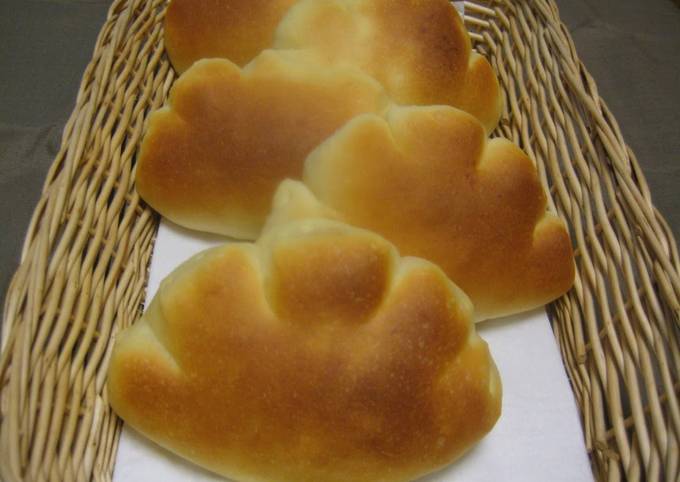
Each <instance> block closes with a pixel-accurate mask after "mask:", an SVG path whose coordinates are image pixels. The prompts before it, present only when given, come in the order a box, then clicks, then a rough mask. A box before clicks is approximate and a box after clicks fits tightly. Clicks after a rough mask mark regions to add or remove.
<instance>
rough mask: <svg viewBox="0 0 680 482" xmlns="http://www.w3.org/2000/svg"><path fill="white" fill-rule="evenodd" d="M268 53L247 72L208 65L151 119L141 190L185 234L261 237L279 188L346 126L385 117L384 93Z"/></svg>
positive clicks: (357, 77) (176, 88) (354, 76)
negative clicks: (368, 115) (372, 115)
mask: <svg viewBox="0 0 680 482" xmlns="http://www.w3.org/2000/svg"><path fill="white" fill-rule="evenodd" d="M292 57H294V56H293V55H290V54H287V53H285V52H278V51H266V52H263V53H262V54H260V55H259V56H258V57H257V58H256V59H255V60H253V61H252V62H251V63H249V64H248V65H247V66H246V67H245V68H243V69H241V68H239V67H238V66H237V65H235V64H233V63H232V62H229V61H228V60H224V59H210V60H202V61H200V62H197V63H196V64H194V66H193V67H192V68H191V69H189V70H188V71H187V72H185V73H184V74H183V75H182V76H181V77H180V78H179V79H178V80H177V82H176V83H175V85H173V87H172V90H171V92H170V99H169V103H168V105H167V106H165V107H164V108H162V109H160V110H159V111H157V112H154V113H153V114H152V115H151V118H150V120H149V127H148V131H147V132H146V134H145V136H144V139H143V141H142V144H141V148H140V152H139V155H138V158H137V162H138V167H137V178H136V181H137V190H138V192H139V194H140V195H141V196H142V198H143V199H144V200H145V201H146V202H148V203H149V204H150V205H151V206H152V207H153V208H154V209H155V210H157V211H158V212H160V213H161V214H162V215H163V216H165V217H166V218H168V219H170V220H171V221H173V222H175V223H177V224H180V225H182V226H185V227H188V228H191V229H197V230H200V231H209V232H214V233H219V234H224V235H227V236H232V237H236V238H242V239H254V238H255V237H257V235H258V233H259V232H260V229H261V228H262V224H263V223H264V220H265V219H266V217H267V214H268V213H269V211H270V209H271V200H272V196H273V194H274V191H275V189H276V186H277V185H278V184H279V182H281V181H282V180H283V179H285V178H288V177H291V178H296V177H298V178H299V176H300V175H301V174H302V168H303V165H304V160H305V157H306V156H307V154H309V153H310V152H311V151H312V149H314V148H315V147H316V146H317V145H318V144H319V143H320V142H321V141H323V140H324V139H326V138H327V137H328V136H329V135H331V134H332V133H333V132H334V131H335V130H337V129H338V128H339V127H341V126H342V125H343V124H344V123H345V122H346V121H348V120H349V119H351V118H353V117H354V116H355V115H357V114H359V113H362V112H376V111H382V110H384V108H385V106H386V104H387V98H386V97H385V94H384V92H383V90H382V88H381V87H380V85H379V84H378V83H377V82H375V81H374V80H372V79H371V78H370V77H368V76H365V75H363V74H361V73H359V72H355V71H351V70H346V69H342V68H337V69H325V68H320V67H319V66H318V65H314V64H311V65H310V64H305V63H303V62H298V61H296V60H295V59H294V58H292Z"/></svg>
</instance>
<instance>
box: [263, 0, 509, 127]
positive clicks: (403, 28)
mask: <svg viewBox="0 0 680 482" xmlns="http://www.w3.org/2000/svg"><path fill="white" fill-rule="evenodd" d="M274 48H278V49H301V50H303V51H305V52H306V53H308V54H309V55H310V56H311V57H312V58H313V59H314V60H315V61H316V62H321V63H324V64H328V65H347V66H354V67H357V68H359V69H361V70H363V71H364V72H365V73H367V74H368V75H370V76H372V77H373V78H375V79H377V80H378V81H379V82H380V83H381V84H382V85H383V86H384V87H385V90H386V91H387V93H388V94H389V95H390V97H391V98H392V99H393V100H394V101H395V102H396V103H398V104H402V105H436V104H446V105H452V106H454V107H458V108H460V109H462V110H465V111H466V112H469V113H471V114H472V115H474V116H475V117H477V118H478V119H479V120H480V121H481V122H482V124H484V127H485V128H486V130H487V131H488V132H490V131H491V130H493V129H494V127H496V124H497V123H498V119H499V118H500V115H501V94H500V88H499V85H498V80H497V79H496V75H495V73H494V71H493V69H492V67H491V66H490V65H489V63H488V62H487V60H486V59H485V58H484V57H482V56H481V55H479V54H477V53H474V52H472V50H471V47H470V39H469V37H468V34H467V31H466V30H465V26H464V25H463V22H462V20H461V18H460V16H459V15H458V12H457V11H456V9H455V7H454V6H453V5H452V4H451V2H449V1H448V0H302V1H300V2H298V3H296V4H295V5H293V7H291V8H290V10H289V11H288V13H287V14H286V16H285V17H284V18H283V20H282V21H281V23H280V24H279V26H278V29H277V31H276V37H275V40H274Z"/></svg>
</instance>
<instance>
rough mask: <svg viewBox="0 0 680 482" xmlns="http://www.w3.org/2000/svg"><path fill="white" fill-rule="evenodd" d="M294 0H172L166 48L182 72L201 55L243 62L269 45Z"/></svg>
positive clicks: (166, 30) (242, 63) (167, 22)
mask: <svg viewBox="0 0 680 482" xmlns="http://www.w3.org/2000/svg"><path fill="white" fill-rule="evenodd" d="M295 1H296V0H172V1H171V2H170V4H169V5H168V9H167V11H166V14H165V24H164V27H165V37H164V39H165V48H166V50H167V52H168V56H169V57H170V61H171V62H172V65H173V66H174V67H175V69H176V70H177V71H178V72H180V73H181V72H184V71H185V70H187V69H188V68H189V67H191V65H192V64H193V63H194V62H196V61H198V60H201V59H208V58H214V57H219V58H225V59H229V60H231V61H232V62H234V63H235V64H238V65H240V66H243V65H246V64H247V63H248V62H250V61H251V60H253V59H254V58H255V57H256V56H257V55H258V54H259V53H260V52H262V51H263V50H265V49H266V48H268V47H269V46H270V45H271V43H272V41H273V38H274V30H275V29H276V26H277V25H278V24H279V21H280V20H281V18H283V16H284V14H285V13H286V11H287V10H288V8H289V7H290V6H291V5H292V4H293V3H295Z"/></svg>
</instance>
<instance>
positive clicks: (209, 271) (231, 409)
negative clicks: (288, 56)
mask: <svg viewBox="0 0 680 482" xmlns="http://www.w3.org/2000/svg"><path fill="white" fill-rule="evenodd" d="M300 191H301V192H302V195H301V197H300V196H299V195H298V193H299V192H300ZM308 197H309V196H308V195H305V194H304V189H303V188H302V187H301V185H300V184H299V183H293V182H285V183H283V185H282V187H281V188H280V190H279V192H278V194H277V197H276V201H275V214H274V215H273V217H272V222H270V223H269V224H268V228H267V230H266V232H265V234H264V235H263V236H262V237H261V238H260V239H259V241H258V242H257V243H256V244H249V243H233V244H228V245H225V246H222V247H218V248H215V249H212V250H209V251H206V252H203V253H201V254H199V255H197V256H195V257H194V258H192V259H190V260H189V261H187V262H186V263H184V264H183V265H182V266H181V267H179V268H178V269H177V270H176V271H175V272H173V273H172V274H171V275H170V276H169V277H168V278H167V279H166V280H164V281H163V283H162V284H161V287H160V289H159V292H158V293H157V294H156V296H155V297H154V299H153V301H152V302H151V304H150V306H149V308H148V309H147V311H146V313H145V314H144V315H143V316H142V318H141V319H140V320H139V321H137V322H136V323H135V324H134V325H133V326H132V327H130V328H128V329H127V330H125V331H124V332H123V333H121V334H120V335H119V336H118V338H117V340H116V344H115V347H114V350H113V353H112V357H111V364H110V368H109V378H108V392H109V399H110V401H111V404H112V406H113V408H114V409H115V410H116V412H117V413H118V414H119V415H120V416H121V417H122V418H123V419H124V420H125V421H126V422H127V423H128V424H129V425H130V426H132V427H133V428H135V429H137V430H138V431H140V432H142V433H143V434H145V435H146V436H147V437H149V438H151V439H152V440H154V441H155V442H157V443H158V444H160V445H162V446H163V447H166V448H167V449H169V450H171V451H173V452H176V453H177V454H179V455H181V456H183V457H186V458H187V459H189V460H192V461H194V462H195V463H197V464H200V465H202V466H204V467H206V468H208V469H209V470H212V471H215V472H217V473H219V474H222V475H223V476H225V477H229V478H233V479H235V480H248V481H268V482H272V481H291V482H293V481H294V482H305V481H309V482H319V481H324V482H335V481H337V482H352V481H366V482H369V481H370V482H375V481H382V482H389V481H405V480H412V479H414V478H417V477H419V476H421V475H423V474H425V473H428V472H430V471H433V470H435V469H437V468H439V467H442V466H443V465H446V464H448V463H450V462H451V461H453V460H454V459H456V458H457V457H459V456H460V455H461V454H462V453H463V452H464V451H465V450H467V449H468V448H469V447H470V446H471V445H473V444H474V443H475V442H477V441H478V440H479V439H480V438H481V437H483V436H484V434H486V433H487V432H488V431H489V430H490V429H491V428H492V427H493V425H494V424H495V422H496V420H497V419H498V417H499V414H500V403H501V385H500V380H499V377H498V373H497V370H496V368H495V365H494V363H493V360H492V358H491V356H490V354H489V351H488V348H487V345H486V343H485V342H484V341H482V340H481V339H480V338H479V336H478V335H477V334H476V332H475V328H474V325H473V324H472V322H471V320H472V305H471V304H470V301H469V300H468V298H467V297H466V296H465V294H464V293H463V292H462V291H460V290H459V289H458V288H457V287H456V286H455V285H454V284H453V283H452V282H451V281H449V280H448V279H447V278H446V276H445V275H444V273H443V272H442V271H441V270H440V269H439V268H438V267H436V266H435V265H433V264H431V263H429V262H427V261H424V260H421V259H417V258H401V257H399V255H398V253H397V251H396V249H395V248H394V246H393V245H391V244H390V243H389V242H388V241H386V240H385V239H384V238H381V237H380V236H378V235H376V234H374V233H371V232H369V231H365V230H362V229H358V228H354V227H350V226H348V225H346V224H342V223H340V222H338V221H330V220H326V219H320V218H318V217H317V218H314V217H312V218H305V213H306V214H309V215H312V216H313V215H314V214H313V211H314V209H315V207H314V206H313V205H312V206H311V208H310V207H307V206H305V203H306V200H307V198H308ZM290 205H292V206H294V207H293V209H292V210H290V211H288V212H285V211H287V210H288V207H287V206H290ZM282 211H284V212H282Z"/></svg>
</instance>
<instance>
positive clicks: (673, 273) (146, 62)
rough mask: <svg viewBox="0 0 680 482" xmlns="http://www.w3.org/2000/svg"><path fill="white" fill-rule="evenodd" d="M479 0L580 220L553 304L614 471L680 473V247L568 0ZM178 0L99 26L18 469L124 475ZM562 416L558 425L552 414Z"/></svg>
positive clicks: (16, 289) (38, 272) (515, 118)
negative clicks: (139, 184)
mask: <svg viewBox="0 0 680 482" xmlns="http://www.w3.org/2000/svg"><path fill="white" fill-rule="evenodd" d="M465 3H466V5H465V6H466V24H467V26H468V28H469V29H470V31H471V35H472V38H473V41H474V44H475V48H476V49H477V50H478V51H480V52H481V53H483V54H485V55H486V56H487V57H488V58H489V59H490V60H491V61H492V63H493V65H494V67H495V69H496V71H497V73H498V75H499V78H500V81H501V85H502V87H503V89H504V91H505V100H506V102H505V105H506V110H505V113H504V115H503V118H502V121H501V124H500V126H499V127H498V129H497V131H496V135H498V134H500V135H503V136H505V137H508V138H509V139H511V140H513V141H514V142H516V143H518V144H519V145H520V146H521V147H522V148H523V149H525V150H526V151H527V153H528V154H529V155H530V156H531V157H532V158H533V159H535V160H536V162H537V165H538V168H539V172H540V176H541V179H542V181H543V182H544V184H545V186H546V187H547V188H548V189H549V191H550V194H551V201H550V207H551V209H553V210H554V211H555V212H557V213H558V214H559V215H560V216H562V217H563V218H564V219H565V220H566V221H567V222H568V224H569V226H570V230H571V234H572V239H573V241H574V243H575V247H576V255H577V271H578V273H577V279H576V284H575V286H574V289H572V290H571V291H570V292H569V293H568V294H567V295H566V296H564V297H563V298H561V299H560V300H558V301H556V302H555V303H553V304H552V305H551V306H550V307H549V315H550V318H551V320H552V326H553V330H554V333H555V336H556V338H557V341H558V343H559V346H560V349H561V353H562V357H563V360H564V363H565V367H566V369H567V371H568V374H569V377H570V380H571V385H572V388H573V390H574V394H575V396H576V400H577V402H578V405H579V407H580V413H581V418H582V421H583V428H584V434H585V441H586V448H587V450H588V452H589V455H590V459H591V462H592V467H593V471H594V473H595V476H596V478H597V479H599V480H622V479H628V480H649V481H657V480H678V477H680V475H679V461H678V454H679V448H678V442H679V440H680V409H679V406H678V398H679V397H678V392H679V391H680V377H679V373H678V372H679V370H680V368H679V367H680V349H679V347H680V343H679V340H680V323H679V319H680V305H679V302H678V300H679V299H680V275H679V272H680V264H679V262H678V253H677V247H676V244H675V241H674V239H673V236H672V234H671V232H670V230H669V228H668V226H667V225H666V223H665V221H664V220H663V218H662V217H661V216H660V215H659V213H658V212H657V210H656V209H655V208H654V206H653V204H652V201H651V196H650V192H649V189H648V187H647V184H646V182H645V179H644V176H643V174H642V172H641V170H640V167H639V165H638V163H637V161H636V159H635V156H634V155H633V153H632V152H631V151H630V149H629V148H628V147H627V146H626V144H625V142H624V140H623V139H622V136H621V133H620V131H619V128H618V126H617V124H616V120H615V119H614V118H613V116H612V115H611V113H610V112H609V110H608V109H607V107H606V105H605V104H604V102H603V101H602V100H601V99H600V98H599V96H598V92H597V87H596V85H595V83H594V81H593V79H592V78H591V77H590V75H589V74H588V72H587V71H586V69H585V68H584V66H583V65H582V64H581V62H580V60H579V58H578V56H577V54H576V50H575V48H574V45H573V43H572V41H571V38H570V37H569V34H568V33H567V30H566V28H565V27H564V26H563V25H562V24H561V22H560V20H559V17H558V13H557V8H556V7H555V5H554V3H553V2H552V0H516V1H510V0H503V1H501V0H496V1H479V2H465ZM164 4H165V1H164V0H152V1H150V0H117V1H116V2H114V4H113V5H112V7H111V9H110V12H109V16H108V19H107V21H106V23H105V25H104V27H103V28H102V31H101V33H100V35H99V39H98V41H97V44H96V47H95V50H94V54H93V58H92V61H91V62H90V64H89V66H88V67H87V69H86V71H85V73H84V75H83V80H82V84H81V87H80V91H79V94H78V98H77V101H76V106H75V109H74V112H73V114H72V116H71V118H70V120H69V122H68V124H67V125H66V128H65V129H64V135H63V139H62V147H61V150H60V151H59V154H58V155H57V157H56V159H55V161H54V164H53V165H52V167H51V169H50V171H49V174H48V175H47V180H46V182H45V185H44V188H43V193H42V197H41V199H40V201H39V203H38V206H37V207H36V210H35V213H34V216H33V219H32V221H31V224H30V228H29V230H28V235H27V238H26V241H25V245H24V249H23V253H22V258H21V264H20V266H19V268H18V270H17V272H16V274H15V276H14V278H13V281H12V284H11V286H10V288H9V290H8V293H7V297H6V305H5V311H4V318H3V325H2V334H3V336H2V352H1V355H0V380H1V382H2V385H1V389H2V393H1V399H0V417H1V418H0V474H1V475H2V478H3V479H4V480H7V481H14V480H30V481H33V480H54V481H70V480H83V481H89V480H110V478H111V474H112V471H113V465H114V462H115V454H116V447H117V442H118V437H119V434H120V428H121V423H120V421H119V420H118V419H117V418H116V416H115V415H114V414H113V413H112V411H111V409H110V408H109V405H108V401H107V395H106V390H105V384H106V369H107V365H108V359H109V356H110V351H111V347H112V340H113V338H114V336H115V334H116V333H117V332H119V331H120V330H121V329H122V328H124V327H126V326H127V325H129V324H130V323H131V322H132V321H134V319H135V318H136V317H137V316H139V314H140V312H141V309H142V302H143V299H144V292H145V286H146V280H147V268H148V264H149V259H150V256H151V252H152V249H153V242H154V237H155V233H156V229H157V226H158V219H157V217H156V216H155V215H154V214H153V213H152V211H151V210H150V209H149V208H147V207H146V206H145V205H144V204H143V203H142V202H140V199H139V197H138V196H137V193H136V192H135V190H134V185H133V179H134V160H135V152H136V149H137V146H138V144H139V141H140V138H141V135H142V133H143V132H144V128H145V123H146V120H147V117H148V115H149V113H150V112H151V111H152V110H154V109H155V108H157V107H159V106H161V105H162V104H163V102H164V100H165V99H166V96H167V94H168V91H169V89H170V86H171V85H172V82H173V80H174V79H175V74H174V72H173V70H172V69H171V67H170V65H169V63H168V60H167V58H166V56H165V55H164V51H163V43H162V18H163V15H164V7H165V5H164ZM546 430H549V427H546Z"/></svg>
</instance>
